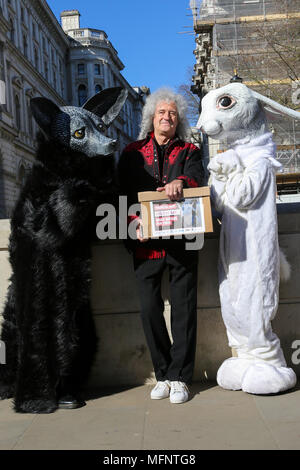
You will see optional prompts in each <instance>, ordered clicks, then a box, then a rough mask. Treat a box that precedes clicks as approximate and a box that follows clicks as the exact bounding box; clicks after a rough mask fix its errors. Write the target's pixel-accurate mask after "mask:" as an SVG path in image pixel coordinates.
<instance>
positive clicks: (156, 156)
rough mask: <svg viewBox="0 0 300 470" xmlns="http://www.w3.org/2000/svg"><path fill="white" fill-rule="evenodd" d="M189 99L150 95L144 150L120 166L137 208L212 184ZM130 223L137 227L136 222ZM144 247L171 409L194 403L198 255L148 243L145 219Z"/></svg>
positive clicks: (149, 310) (163, 393)
mask: <svg viewBox="0 0 300 470" xmlns="http://www.w3.org/2000/svg"><path fill="white" fill-rule="evenodd" d="M185 112H186V103H185V101H184V99H183V97H182V96H181V95H179V94H176V93H174V92H173V91H172V90H170V89H166V88H162V89H159V90H157V91H156V92H155V93H153V94H152V95H150V96H149V97H148V98H147V100H146V104H145V106H144V109H143V117H142V123H141V131H140V135H139V139H140V140H138V141H137V142H134V143H132V144H129V145H128V146H127V147H126V148H125V150H124V151H123V153H122V155H121V157H120V161H119V166H118V173H119V182H120V189H121V194H123V195H127V197H128V203H129V204H130V205H131V204H134V203H136V202H137V193H138V192H140V191H155V190H156V191H160V192H162V191H164V192H165V194H166V197H168V198H169V199H171V200H179V199H181V198H182V196H183V188H184V187H197V186H201V185H202V184H203V183H204V171H203V167H202V161H201V158H202V157H201V151H200V150H199V148H198V147H196V146H195V145H193V144H191V143H190V142H188V141H187V139H188V136H189V127H188V122H187V119H186V116H185ZM129 221H130V220H129ZM136 232H137V240H135V241H134V243H133V246H132V252H133V258H134V269H135V275H136V279H137V286H138V293H139V298H140V304H141V317H142V323H143V327H144V332H145V336H146V340H147V344H148V347H149V349H150V353H151V358H152V362H153V367H154V371H155V376H156V379H157V384H156V386H155V387H154V388H153V390H152V391H151V398H152V399H156V400H157V399H161V398H166V397H170V401H171V403H184V402H185V401H187V400H188V398H189V391H188V387H187V384H188V383H190V382H191V381H192V375H193V369H194V361H195V350H196V327H197V270H198V269H197V267H198V256H197V255H198V253H197V251H190V250H188V251H187V250H186V249H185V248H186V246H185V240H184V239H181V240H178V239H168V240H166V239H163V238H159V239H155V240H154V239H152V240H148V239H145V238H143V234H142V227H141V220H140V219H139V218H138V220H137V226H136ZM166 267H168V268H169V273H170V301H171V329H172V337H173V344H171V341H170V338H169V335H168V331H167V327H166V323H165V320H164V315H163V312H164V302H163V299H162V296H161V280H162V274H163V271H164V270H165V268H166Z"/></svg>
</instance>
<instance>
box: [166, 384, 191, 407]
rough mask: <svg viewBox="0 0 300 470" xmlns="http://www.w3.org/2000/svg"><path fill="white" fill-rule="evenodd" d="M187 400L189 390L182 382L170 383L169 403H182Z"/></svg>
mask: <svg viewBox="0 0 300 470" xmlns="http://www.w3.org/2000/svg"><path fill="white" fill-rule="evenodd" d="M188 399H189V389H188V388H187V385H186V384H185V383H184V382H177V381H171V392H170V402H171V403H184V402H186V401H188Z"/></svg>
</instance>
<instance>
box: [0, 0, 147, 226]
mask: <svg viewBox="0 0 300 470" xmlns="http://www.w3.org/2000/svg"><path fill="white" fill-rule="evenodd" d="M79 16H80V15H79V12H78V11H77V10H75V11H74V10H72V11H67V12H63V13H62V15H61V19H62V26H61V25H60V24H59V22H58V21H57V20H56V18H55V16H54V14H53V12H52V11H51V9H50V8H49V6H48V4H47V2H46V1H45V0H0V80H1V81H2V82H4V83H5V104H1V103H0V218H7V217H10V215H11V213H12V210H13V207H14V204H15V201H16V199H17V197H18V194H19V191H20V189H21V186H22V184H23V182H24V178H25V175H26V171H27V170H28V169H29V168H30V167H31V166H32V164H33V161H34V152H35V136H36V132H37V126H36V124H35V122H34V120H33V118H32V116H31V112H30V106H29V103H30V99H31V98H33V97H36V96H45V97H47V98H49V99H51V100H53V101H54V102H55V103H56V104H57V105H59V106H63V105H67V104H69V105H75V106H78V105H80V104H82V102H83V101H84V100H85V99H87V98H89V97H90V96H92V95H93V94H95V93H96V92H98V91H100V90H101V89H103V88H108V87H111V86H123V87H125V88H127V89H128V91H129V97H128V100H127V102H126V105H125V107H124V110H122V113H121V114H120V116H119V117H118V118H117V119H116V121H115V122H114V124H113V125H112V126H111V129H110V135H112V136H114V137H116V138H118V139H119V147H120V149H121V148H122V147H123V146H125V145H126V144H127V143H129V142H130V141H132V140H134V139H136V137H137V134H138V123H139V121H140V117H141V110H142V107H143V103H144V97H145V94H147V93H148V92H149V90H148V89H147V88H145V87H141V88H132V87H131V86H130V85H129V84H128V82H127V81H126V80H125V78H124V77H123V76H122V74H121V70H122V69H123V68H124V65H123V63H122V62H121V60H120V59H119V58H118V53H117V51H116V50H115V49H114V47H113V46H112V44H111V43H110V41H109V40H108V38H107V35H106V33H105V32H104V31H100V30H91V29H88V28H85V29H80V24H79ZM70 23H71V24H70ZM71 26H72V29H70V27H71Z"/></svg>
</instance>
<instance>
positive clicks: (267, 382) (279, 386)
mask: <svg viewBox="0 0 300 470" xmlns="http://www.w3.org/2000/svg"><path fill="white" fill-rule="evenodd" d="M296 382H297V377H296V374H295V372H294V371H293V370H292V369H290V368H288V367H275V366H272V365H271V364H267V363H265V362H256V363H255V364H252V365H251V366H250V367H249V368H248V370H247V372H246V373H245V375H244V377H243V383H242V390H243V392H247V393H253V394H258V395H268V394H270V393H279V392H284V391H285V390H289V389H290V388H293V387H295V385H296Z"/></svg>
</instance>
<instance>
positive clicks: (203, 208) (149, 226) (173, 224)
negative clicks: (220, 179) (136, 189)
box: [138, 186, 213, 238]
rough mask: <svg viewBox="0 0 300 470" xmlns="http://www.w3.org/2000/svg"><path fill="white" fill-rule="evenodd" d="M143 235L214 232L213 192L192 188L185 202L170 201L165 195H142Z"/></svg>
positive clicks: (166, 235)
mask: <svg viewBox="0 0 300 470" xmlns="http://www.w3.org/2000/svg"><path fill="white" fill-rule="evenodd" d="M138 200H139V202H140V203H141V216H142V221H143V235H144V236H145V237H149V238H158V237H169V236H176V235H190V234H196V233H205V232H213V223H212V214H211V204H210V189H209V187H208V186H204V187H201V188H188V189H184V190H183V198H182V199H180V200H179V201H170V199H169V198H166V195H165V193H164V192H162V193H161V192H157V191H145V192H141V193H138Z"/></svg>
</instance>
